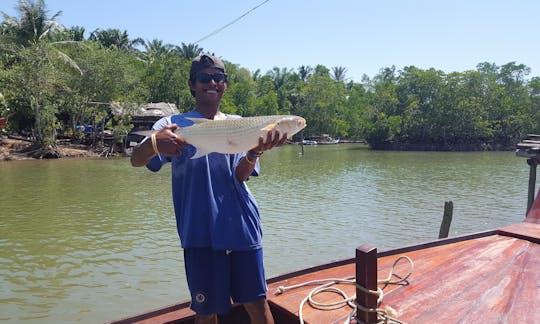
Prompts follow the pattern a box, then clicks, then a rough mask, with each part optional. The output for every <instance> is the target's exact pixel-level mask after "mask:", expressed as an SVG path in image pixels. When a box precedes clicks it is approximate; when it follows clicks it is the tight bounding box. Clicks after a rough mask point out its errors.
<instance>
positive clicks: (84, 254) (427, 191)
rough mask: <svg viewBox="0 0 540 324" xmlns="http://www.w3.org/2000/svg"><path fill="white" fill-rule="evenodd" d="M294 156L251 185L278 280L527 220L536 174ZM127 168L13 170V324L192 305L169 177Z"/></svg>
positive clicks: (8, 234) (9, 188)
mask: <svg viewBox="0 0 540 324" xmlns="http://www.w3.org/2000/svg"><path fill="white" fill-rule="evenodd" d="M300 153H301V151H300V148H299V147H297V146H287V147H282V148H279V149H276V150H273V151H271V152H268V153H265V155H264V157H263V158H262V168H263V169H262V174H261V176H260V177H259V178H257V179H251V180H250V181H249V182H248V184H249V186H250V189H251V190H252V191H253V193H254V194H255V196H256V198H257V200H258V202H259V203H260V205H261V211H262V217H263V227H264V231H265V235H264V244H265V262H266V266H267V272H268V275H269V276H273V275H277V274H280V273H284V272H287V271H291V270H295V269H299V268H303V267H307V266H312V265H315V264H320V263H323V262H328V261H331V260H335V259H342V258H346V257H351V256H352V255H353V253H354V248H356V247H357V246H359V245H361V244H364V243H369V244H372V245H375V246H377V247H378V248H379V249H386V248H391V247H396V246H401V245H405V244H412V243H417V242H421V241H427V240H432V239H435V238H436V237H437V235H438V231H439V226H440V220H441V217H442V210H443V206H444V201H447V200H452V201H453V202H454V221H453V224H452V227H451V233H450V234H451V235H459V234H464V233H469V232H475V231H481V230H486V229H491V228H494V227H498V226H501V225H504V224H508V223H512V222H516V221H520V220H521V219H523V215H524V211H525V206H526V195H527V179H528V167H527V165H526V163H525V160H524V159H521V158H517V157H515V156H514V154H513V152H488V153H481V152H474V153H428V152H373V151H369V150H367V149H366V147H365V146H362V145H360V146H359V145H333V146H326V147H324V146H319V147H305V148H304V154H303V155H302V154H300ZM162 171H163V172H160V173H157V174H153V173H150V172H148V171H146V170H144V169H135V168H132V167H131V166H130V165H129V162H128V161H127V160H126V159H116V160H56V161H20V162H4V163H0V178H1V179H2V181H1V182H0V203H1V206H2V208H1V209H0V244H1V248H2V249H1V251H2V252H1V253H0V273H1V276H0V286H1V287H2V295H1V296H0V320H3V321H7V322H24V323H42V322H64V323H66V322H82V323H96V322H104V321H107V320H112V319H115V318H119V317H123V316H126V315H130V314H133V313H138V312H141V311H144V310H149V309H152V308H155V307H160V306H163V305H167V304H171V303H174V302H176V301H178V300H183V299H186V298H187V297H188V293H187V288H186V283H185V279H184V268H183V264H182V256H181V250H180V249H179V242H178V238H177V234H176V228H175V224H174V216H173V211H172V203H171V199H170V180H169V172H170V170H169V169H167V168H166V169H165V170H162Z"/></svg>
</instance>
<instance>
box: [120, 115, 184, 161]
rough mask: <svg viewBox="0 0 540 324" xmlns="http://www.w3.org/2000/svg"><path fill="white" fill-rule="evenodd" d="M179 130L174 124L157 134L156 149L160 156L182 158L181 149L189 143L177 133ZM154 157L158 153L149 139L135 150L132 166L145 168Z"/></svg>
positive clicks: (132, 155)
mask: <svg viewBox="0 0 540 324" xmlns="http://www.w3.org/2000/svg"><path fill="white" fill-rule="evenodd" d="M177 129H178V125H176V124H172V125H167V126H165V127H164V128H162V129H161V130H159V131H158V132H157V133H155V137H156V147H157V150H158V152H159V153H160V154H163V155H167V156H180V154H182V152H181V151H180V149H182V148H183V147H184V146H186V144H187V143H186V141H184V139H183V138H182V137H181V136H179V135H177V134H176V133H175V131H176V130H177ZM154 155H156V152H155V150H154V146H153V145H152V138H147V139H146V140H145V141H143V142H142V143H140V144H139V145H137V146H135V147H134V148H133V153H132V154H131V159H130V160H131V165H132V166H134V167H141V166H145V165H146V164H147V163H148V162H149V161H150V159H151V158H152V157H153V156H154Z"/></svg>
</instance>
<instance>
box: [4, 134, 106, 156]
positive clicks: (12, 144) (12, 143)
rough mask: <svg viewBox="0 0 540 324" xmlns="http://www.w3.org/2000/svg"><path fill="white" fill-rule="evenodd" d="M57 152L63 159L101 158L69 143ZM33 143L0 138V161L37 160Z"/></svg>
mask: <svg viewBox="0 0 540 324" xmlns="http://www.w3.org/2000/svg"><path fill="white" fill-rule="evenodd" d="M57 151H58V152H59V153H60V155H61V157H62V158H64V157H67V158H69V157H79V158H84V157H99V156H100V155H99V154H98V153H96V152H94V151H93V150H91V149H89V148H88V147H86V146H85V145H79V144H71V143H69V142H66V143H62V142H61V143H59V144H58V145H57ZM32 155H33V150H32V143H31V142H29V141H25V140H20V139H14V138H8V137H7V136H1V137H0V161H17V160H29V159H35V158H34V157H32Z"/></svg>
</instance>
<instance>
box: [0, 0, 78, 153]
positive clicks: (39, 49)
mask: <svg viewBox="0 0 540 324" xmlns="http://www.w3.org/2000/svg"><path fill="white" fill-rule="evenodd" d="M16 9H17V11H18V13H19V18H17V17H10V16H8V15H6V14H5V13H2V14H3V15H4V18H5V21H4V24H3V27H2V30H3V31H4V32H3V36H4V37H2V41H1V44H2V47H3V49H4V51H5V53H8V56H9V59H8V60H7V62H6V65H5V67H6V71H5V73H4V74H3V75H2V77H3V78H4V80H7V81H8V82H7V86H8V88H9V90H11V91H10V92H9V93H11V96H12V98H17V97H19V98H20V97H26V100H23V102H27V103H28V104H29V105H30V107H31V108H32V111H33V113H34V116H33V117H34V136H35V139H36V142H37V143H38V144H40V145H42V146H45V145H47V144H54V143H55V140H56V128H55V125H56V123H57V120H56V115H55V112H56V110H55V109H56V106H55V92H56V91H57V90H58V89H60V88H63V87H66V83H65V81H64V80H65V79H66V78H65V74H64V73H73V71H75V70H76V71H77V72H79V73H82V71H81V70H80V69H79V67H78V65H77V64H76V63H75V62H74V61H73V60H72V59H71V58H70V57H69V56H68V55H66V54H65V53H64V52H62V51H61V50H60V49H59V47H61V46H62V45H65V44H69V42H49V40H50V39H52V38H53V36H54V35H53V34H54V32H55V31H59V30H61V29H62V27H61V25H59V24H58V23H57V22H56V21H55V19H56V18H57V17H58V16H59V15H60V13H61V12H58V13H56V14H55V15H53V16H52V17H48V16H47V12H48V11H47V9H46V7H45V3H44V1H42V0H38V1H37V2H33V1H25V0H19V2H18V5H17V7H16ZM64 66H69V67H70V68H71V70H69V72H68V71H67V70H65V69H62V67H64Z"/></svg>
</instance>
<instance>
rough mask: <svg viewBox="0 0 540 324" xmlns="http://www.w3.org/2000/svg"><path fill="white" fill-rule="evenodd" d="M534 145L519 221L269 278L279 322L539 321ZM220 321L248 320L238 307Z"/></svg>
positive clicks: (142, 318)
mask: <svg viewBox="0 0 540 324" xmlns="http://www.w3.org/2000/svg"><path fill="white" fill-rule="evenodd" d="M529 144H530V143H527V146H523V147H521V148H520V146H519V144H518V155H519V156H524V157H528V158H529V159H528V163H529V165H530V166H531V177H530V179H529V204H528V212H527V215H526V217H525V219H524V220H523V221H522V222H520V223H517V224H513V225H509V226H505V227H502V228H499V229H495V230H490V231H485V232H480V233H474V234H470V235H465V236H460V237H454V238H449V239H441V240H437V241H433V242H427V243H422V244H418V245H414V246H408V247H403V248H398V249H392V250H389V251H384V252H377V250H376V249H375V248H374V247H369V246H361V247H359V248H358V249H357V250H356V257H355V258H350V259H347V260H342V261H338V262H332V263H328V264H324V265H320V266H317V267H312V268H308V269H303V270H300V271H296V272H292V273H288V274H285V275H281V276H278V277H274V278H271V279H268V288H269V293H268V299H269V303H270V307H271V309H272V312H273V315H274V318H275V320H276V323H279V324H281V323H284V324H289V323H299V322H304V323H344V322H348V321H349V320H351V321H356V320H357V321H359V322H365V323H375V322H377V320H381V319H388V320H389V322H390V323H392V321H393V322H395V323H400V322H405V323H458V322H459V323H535V324H539V323H540V271H539V270H540V193H539V194H538V195H537V196H536V199H534V184H535V181H536V164H537V161H538V160H540V154H539V155H538V156H537V155H535V154H536V153H535V151H534V150H531V145H529ZM538 147H540V141H539V142H538ZM520 150H521V151H520ZM536 150H537V151H538V149H536ZM538 152H540V151H538ZM533 171H534V172H533ZM531 186H532V190H531ZM402 257H407V259H403V258H402ZM409 259H410V260H411V262H412V263H409V262H407V261H408V260H409ZM412 264H414V270H412ZM409 274H410V276H409ZM351 278H354V279H351ZM378 278H379V280H378ZM380 278H386V279H389V280H380ZM337 279H339V280H337ZM388 281H390V282H391V283H388ZM392 282H394V284H392ZM315 283H317V285H314V284H315ZM323 285H325V287H323ZM377 290H379V292H380V291H382V295H381V294H379V295H377V294H375V292H376V291H377ZM355 295H356V296H357V297H356V299H354V296H355ZM309 296H311V300H312V301H310V300H309V299H307V298H309ZM353 299H354V300H353ZM347 301H349V302H348V303H347ZM332 304H335V305H333V306H330V305H332ZM113 323H117V324H120V323H122V324H123V323H194V314H193V312H192V311H191V310H190V309H189V302H184V303H179V304H175V305H171V306H167V307H164V308H161V309H156V310H153V311H151V312H147V313H144V314H140V315H136V316H132V317H129V318H124V319H120V320H118V321H114V322H113ZM220 323H249V318H248V316H247V314H246V312H245V311H244V310H243V308H242V307H240V306H238V307H234V308H233V310H232V311H231V312H230V313H229V314H226V315H224V316H222V317H221V318H220Z"/></svg>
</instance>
